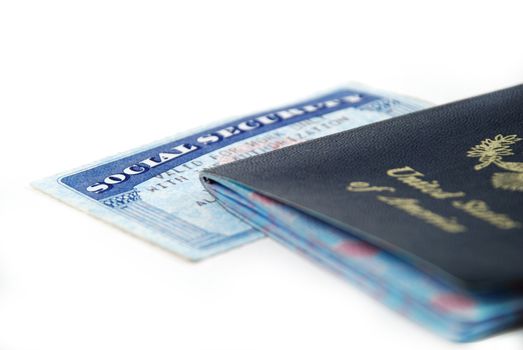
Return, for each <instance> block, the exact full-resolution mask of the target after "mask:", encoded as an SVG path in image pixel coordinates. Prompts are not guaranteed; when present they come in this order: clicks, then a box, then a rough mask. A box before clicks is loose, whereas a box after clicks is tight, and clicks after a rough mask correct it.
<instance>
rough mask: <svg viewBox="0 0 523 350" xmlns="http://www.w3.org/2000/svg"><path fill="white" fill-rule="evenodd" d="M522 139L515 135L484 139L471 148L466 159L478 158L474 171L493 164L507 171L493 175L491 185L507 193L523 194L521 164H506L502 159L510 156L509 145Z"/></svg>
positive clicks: (522, 163)
mask: <svg viewBox="0 0 523 350" xmlns="http://www.w3.org/2000/svg"><path fill="white" fill-rule="evenodd" d="M521 140H522V139H521V138H519V137H518V136H517V135H508V136H503V135H501V134H499V135H496V136H495V137H494V138H493V139H485V140H483V141H481V143H480V144H479V145H476V146H474V147H472V148H471V149H470V150H469V151H468V152H467V157H476V158H479V160H478V161H479V164H476V165H475V166H474V169H475V170H477V171H479V170H481V169H483V168H486V167H487V166H489V165H491V164H494V165H496V166H497V167H499V168H501V169H504V170H508V172H500V173H494V174H493V175H492V180H491V181H492V185H493V186H494V188H501V189H503V190H509V191H521V192H523V162H507V161H504V160H503V157H506V156H512V155H514V152H513V151H512V148H511V145H513V144H515V143H516V142H518V141H521Z"/></svg>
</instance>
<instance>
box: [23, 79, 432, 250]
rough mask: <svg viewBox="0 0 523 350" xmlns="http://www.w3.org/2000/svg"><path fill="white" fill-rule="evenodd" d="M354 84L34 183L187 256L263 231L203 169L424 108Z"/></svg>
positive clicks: (221, 247) (410, 100)
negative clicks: (217, 191) (221, 200)
mask: <svg viewBox="0 0 523 350" xmlns="http://www.w3.org/2000/svg"><path fill="white" fill-rule="evenodd" d="M429 106H430V104H428V103H427V102H424V101H420V100H418V99H414V98H410V97H405V96H400V95H396V94H391V93H387V92H381V91H377V90H373V89H369V88H364V87H361V86H359V85H356V84H354V85H350V86H347V87H345V88H341V89H337V90H335V91H332V92H329V93H325V94H323V95H321V96H317V97H314V98H311V99H308V100H305V101H303V102H300V103H294V104H291V105H288V106H285V107H282V108H277V109H274V110H271V111H267V112H263V113H258V114H255V115H252V116H248V117H244V118H237V119H230V120H227V121H221V122H220V123H216V124H214V125H211V126H207V127H204V128H201V129H200V130H198V131H196V132H194V131H193V132H191V133H185V134H180V135H175V136H173V137H172V138H169V139H167V140H163V141H160V142H155V143H152V144H150V145H147V146H144V147H140V148H138V149H135V150H133V151H130V152H126V153H123V154H119V155H116V156H113V157H110V158H107V159H104V160H102V161H99V162H96V163H94V164H91V165H88V166H84V167H81V168H79V169H76V170H73V171H69V172H66V173H62V174H59V175H55V176H51V177H49V178H46V179H42V180H39V181H36V182H34V183H33V186H34V187H36V188H37V189H39V190H41V191H43V192H46V193H48V194H50V195H52V196H54V197H56V198H58V199H60V200H62V201H64V202H65V203H67V204H70V205H72V206H74V207H77V208H79V209H81V210H84V211H86V212H87V213H89V214H91V215H93V216H95V217H97V218H100V219H102V220H104V221H106V222H109V223H111V224H113V225H116V226H118V227H120V228H122V229H123V230H125V231H128V232H130V233H132V234H134V235H136V236H138V237H140V238H142V239H145V240H148V241H151V242H153V243H155V244H157V245H159V246H161V247H163V248H165V249H168V250H170V251H172V252H174V253H177V254H179V255H181V256H183V257H185V258H187V259H189V260H200V259H203V258H206V257H208V256H211V255H213V254H216V253H220V252H223V251H226V250H228V249H231V248H233V247H236V246H239V245H242V244H245V243H247V242H251V241H254V240H256V239H259V238H262V237H264V234H263V233H261V232H260V231H257V230H255V229H254V228H252V227H250V226H249V225H247V224H246V223H245V222H243V221H241V220H240V219H238V218H237V217H235V216H233V215H232V214H229V213H228V212H227V211H225V210H224V209H223V208H222V207H221V206H220V205H219V204H218V203H217V202H216V200H215V198H214V197H212V196H211V195H210V194H209V193H208V192H206V190H205V189H204V188H203V187H202V185H201V183H200V181H199V177H198V174H199V172H200V171H201V170H202V169H205V168H210V167H213V166H216V165H220V164H224V163H227V162H231V161H235V160H239V159H243V158H246V157H251V156H254V155H258V154H262V153H265V152H270V151H272V150H275V149H279V148H282V147H286V146H289V145H292V144H296V143H300V142H303V141H307V140H312V139H315V138H318V137H321V136H326V135H329V134H333V133H336V132H340V131H344V130H347V129H352V128H355V127H358V126H362V125H365V124H369V123H373V122H377V121H380V120H384V119H387V118H391V117H396V116H400V115H402V114H407V113H409V112H414V111H416V110H419V109H423V108H426V107H429Z"/></svg>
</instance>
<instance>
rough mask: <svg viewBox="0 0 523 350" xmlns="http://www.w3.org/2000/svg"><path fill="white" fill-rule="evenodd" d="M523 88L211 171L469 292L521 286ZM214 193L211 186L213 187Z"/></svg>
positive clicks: (208, 177) (207, 174) (213, 177)
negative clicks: (388, 252)
mask: <svg viewBox="0 0 523 350" xmlns="http://www.w3.org/2000/svg"><path fill="white" fill-rule="evenodd" d="M522 122H523V85H519V86H516V87H512V88H509V89H505V90H501V91H497V92H493V93H490V94H486V95H482V96H479V97H474V98H470V99H466V100H463V101H458V102H454V103H451V104H447V105H443V106H440V107H436V108H431V109H427V110H424V111H420V112H416V113H412V114H410V115H407V116H403V117H401V118H396V119H390V120H386V121H383V122H379V123H375V124H372V125H368V126H364V127H361V128H357V129H353V130H350V131H346V132H341V133H338V134H334V135H331V136H326V137H323V138H320V139H316V140H313V141H309V142H305V143H302V144H298V145H295V146H290V147H287V148H284V149H281V150H276V151H273V152H270V153H267V154H263V155H260V156H255V157H252V158H248V159H245V160H240V161H237V162H233V163H230V164H226V165H222V166H219V167H216V168H213V169H209V170H207V171H204V172H203V173H202V175H201V176H202V179H203V180H204V182H212V181H217V182H218V183H220V182H224V181H229V182H232V183H235V184H239V185H241V186H242V187H244V188H248V189H249V190H251V191H252V192H256V193H259V194H261V195H263V196H265V197H267V198H270V199H273V200H276V201H277V202H278V203H282V204H284V205H286V206H289V207H291V208H293V209H296V210H298V211H300V212H302V213H305V214H307V215H310V216H311V217H313V218H316V219H319V220H320V221H322V222H325V223H328V224H330V225H333V226H334V227H336V228H339V229H341V230H343V231H345V232H347V233H348V234H351V235H354V236H356V237H359V238H361V239H363V240H365V241H368V242H370V243H372V244H374V245H376V246H378V247H380V248H381V249H385V250H387V251H391V252H393V253H394V254H396V255H398V256H400V257H402V258H403V259H406V260H408V261H412V262H413V263H415V264H417V265H418V266H420V267H421V268H422V269H425V270H428V271H430V273H432V274H435V275H437V276H439V277H440V278H443V279H445V280H446V281H449V282H451V283H453V284H456V285H459V286H461V287H463V288H466V289H472V290H492V289H500V288H501V289H503V288H508V287H514V286H520V285H521V284H522V282H523V253H522V252H523V226H522V223H523V210H522V209H523V123H522ZM207 187H209V183H207Z"/></svg>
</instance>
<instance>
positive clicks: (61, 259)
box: [0, 0, 523, 350]
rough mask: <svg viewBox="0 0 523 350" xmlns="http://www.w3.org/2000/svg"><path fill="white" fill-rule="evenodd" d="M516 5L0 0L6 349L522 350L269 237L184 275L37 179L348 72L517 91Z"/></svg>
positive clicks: (456, 92) (417, 91)
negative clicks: (350, 278) (379, 299)
mask: <svg viewBox="0 0 523 350" xmlns="http://www.w3.org/2000/svg"><path fill="white" fill-rule="evenodd" d="M517 3H518V2H517V1H514V2H512V3H508V2H503V1H496V2H493V3H491V4H487V5H481V4H480V3H479V2H477V1H474V2H472V1H471V2H468V3H467V4H464V3H459V4H458V2H457V1H453V2H448V3H444V2H442V1H435V2H433V3H432V4H429V3H426V2H423V1H413V2H411V3H406V2H392V1H390V2H386V3H376V2H369V1H358V2H353V3H349V2H346V1H339V2H331V1H318V2H317V3H315V4H304V1H296V2H293V3H291V2H284V1H282V0H279V1H262V2H258V3H250V2H246V1H243V2H242V1H238V2H223V1H206V2H196V1H193V2H191V1H179V2H174V1H165V2H161V1H149V2H135V1H120V2H116V1H88V2H74V1H61V2H60V1H33V2H30V1H21V0H19V1H3V2H0V116H1V117H0V120H1V127H0V130H1V132H0V158H1V159H2V161H1V164H2V170H1V172H0V223H1V229H0V349H2V350H4V349H7V350H11V349H15V350H17V349H53V350H60V349H68V350H70V349H76V350H81V349H124V348H125V349H129V350H130V349H184V350H186V349H187V350H190V349H297V348H299V349H320V348H321V349H367V348H369V349H420V348H422V349H458V348H466V349H497V350H500V349H522V348H523V334H522V333H523V331H522V330H521V329H520V330H516V331H512V332H509V333H506V334H502V335H499V336H496V337H493V338H490V339H487V340H485V341H481V342H476V343H471V344H465V345H460V344H454V343H449V342H447V341H445V340H442V339H440V338H438V337H436V336H434V335H433V334H431V333H430V332H428V331H426V330H424V329H422V328H420V327H418V326H417V325H415V324H413V323H411V322H410V321H408V320H405V319H404V318H403V317H401V316H398V315H396V314H394V313H392V312H391V311H389V310H388V309H387V308H385V307H383V306H382V305H380V304H378V303H376V302H374V301H373V300H371V299H370V298H368V297H367V296H365V295H363V294H362V293H360V292H359V291H358V290H356V289H354V288H353V287H352V286H351V285H349V284H347V283H345V282H344V281H342V280H340V279H339V278H337V277H335V276H333V275H331V274H330V273H326V272H325V271H323V270H322V269H320V268H318V267H317V266H316V265H314V264H312V263H310V262H309V261H307V260H305V259H303V258H301V257H300V256H297V255H295V254H293V253H291V252H290V251H288V250H286V249H284V248H283V247H280V246H279V245H278V244H276V243H274V242H272V241H270V240H268V239H265V240H263V241H259V242H257V243H254V244H251V245H248V246H245V247H242V248H240V249H237V250H234V251H231V252H229V253H227V254H224V255H221V256H217V257H214V258H212V259H209V260H207V261H204V262H202V263H198V264H192V263H188V262H186V261H183V260H181V259H179V258H177V257H176V256H174V255H171V254H168V253H166V252H164V251H162V250H160V249H158V248H156V247H154V246H151V245H149V244H147V243H144V242H142V241H140V240H138V239H135V238H133V237H132V236H130V235H127V234H125V233H123V232H121V231H119V230H117V229H114V228H113V227H110V226H109V225H106V224H104V223H102V222H99V221H97V220H95V219H93V218H91V217H89V216H87V215H85V214H84V213H81V212H79V211H77V210H75V209H72V208H69V207H67V206H65V205H63V204H62V203H59V202H57V201H55V200H53V199H51V198H50V197H46V196H44V195H42V194H40V193H38V192H36V191H34V190H32V189H31V188H30V187H29V185H28V183H29V182H30V181H31V180H34V179H37V178H40V177H43V176H46V175H50V174H52V173H56V172H59V171H63V170H68V169H71V168H73V167H76V166H79V165H82V164H85V163H88V162H91V161H94V160H96V159H99V158H101V157H104V156H107V155H111V154H114V153H117V152H120V151H125V150H127V149H129V148H132V147H135V146H137V145H140V144H144V143H148V142H150V141H153V140H155V139H160V138H163V137H166V136H168V135H170V134H173V133H175V132H177V131H181V130H184V129H188V128H191V127H195V126H197V125H200V124H203V123H208V122H211V121H214V120H216V119H218V118H223V117H230V116H234V115H238V116H241V115H244V114H247V113H250V112H256V111H259V110H263V109H267V108H271V107H275V106H278V105H280V104H283V103H286V102H291V101H294V100H297V99H300V98H302V97H307V96H309V95H310V94H313V93H315V92H317V91H322V90H325V89H328V88H331V87H337V86H338V85H340V84H342V83H344V82H346V81H348V80H355V81H360V82H363V83H366V84H369V85H371V86H375V87H378V88H384V89H389V90H393V91H397V92H403V93H407V94H411V95H415V96H418V97H421V98H425V99H428V100H432V101H434V102H437V103H442V102H447V101H451V100H455V99H459V98H463V97H467V96H471V95H475V94H478V93H482V92H487V91H490V90H495V89H498V88H503V87H507V86H510V85H514V84H517V83H521V82H523V45H521V35H522V34H523V22H522V20H521V14H522V8H521V6H519V5H518V4H517Z"/></svg>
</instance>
